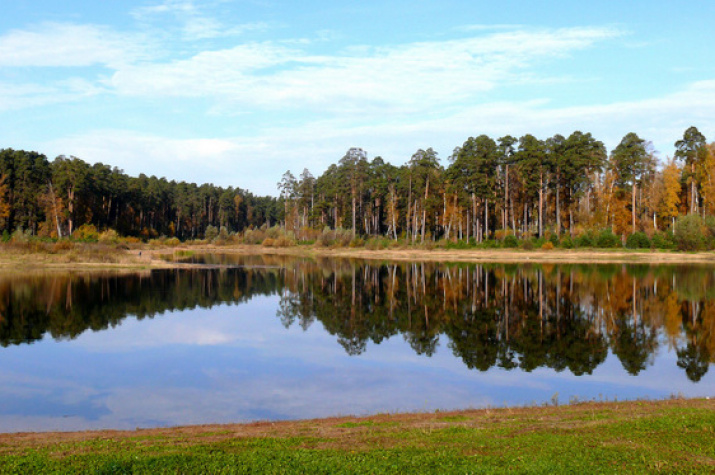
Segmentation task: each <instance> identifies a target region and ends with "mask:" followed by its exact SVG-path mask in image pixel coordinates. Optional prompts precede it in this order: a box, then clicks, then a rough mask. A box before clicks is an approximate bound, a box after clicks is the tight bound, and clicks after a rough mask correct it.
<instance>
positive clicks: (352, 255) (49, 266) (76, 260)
mask: <svg viewBox="0 0 715 475" xmlns="http://www.w3.org/2000/svg"><path fill="white" fill-rule="evenodd" d="M103 252H105V253H106V252H108V253H107V254H98V253H96V252H86V253H85V252H73V253H62V252H60V253H43V252H19V251H16V250H10V251H8V250H7V249H2V248H0V273H18V272H37V271H68V272H73V271H89V272H93V271H122V272H138V271H146V270H151V269H169V268H197V267H205V266H203V265H198V264H190V263H180V262H174V261H171V260H166V259H165V258H164V256H171V255H175V254H177V253H180V254H187V255H196V254H227V255H251V256H257V255H266V256H286V257H296V258H309V259H325V258H328V259H330V258H339V259H361V260H373V261H374V260H377V261H403V262H408V261H409V262H442V263H460V262H463V263H505V264H649V265H663V264H670V265H715V252H713V251H710V252H692V253H690V252H675V251H635V250H621V249H617V250H604V249H572V250H565V249H553V250H548V251H546V250H528V251H527V250H521V249H489V250H487V249H459V250H456V249H431V250H428V249H410V248H396V249H383V250H369V249H364V248H321V247H315V246H293V247H285V248H273V247H270V248H269V247H264V246H261V245H236V246H215V245H204V246H186V245H180V246H176V247H166V248H148V247H140V248H134V249H130V250H115V249H113V250H111V251H106V250H105V251H103ZM180 257H181V256H180ZM183 257H186V256H183Z"/></svg>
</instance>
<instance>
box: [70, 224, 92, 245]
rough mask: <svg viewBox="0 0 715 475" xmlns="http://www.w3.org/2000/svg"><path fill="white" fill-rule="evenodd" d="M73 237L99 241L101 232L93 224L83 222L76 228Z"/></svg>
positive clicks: (86, 240) (87, 240)
mask: <svg viewBox="0 0 715 475" xmlns="http://www.w3.org/2000/svg"><path fill="white" fill-rule="evenodd" d="M72 237H73V238H74V239H76V240H77V241H84V242H97V241H98V240H99V232H97V228H96V227H95V226H94V225H93V224H83V225H82V226H80V227H79V228H77V229H75V230H74V232H73V233H72Z"/></svg>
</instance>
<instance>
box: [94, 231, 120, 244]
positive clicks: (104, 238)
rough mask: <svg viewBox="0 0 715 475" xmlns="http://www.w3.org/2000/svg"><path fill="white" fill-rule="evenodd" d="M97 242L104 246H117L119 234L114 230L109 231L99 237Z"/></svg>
mask: <svg viewBox="0 0 715 475" xmlns="http://www.w3.org/2000/svg"><path fill="white" fill-rule="evenodd" d="M97 240H98V241H99V242H101V243H103V244H116V243H117V242H119V234H117V232H116V231H115V230H114V229H107V230H106V231H104V232H102V233H101V234H100V235H99V238H98V239H97Z"/></svg>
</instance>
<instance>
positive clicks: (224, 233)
mask: <svg viewBox="0 0 715 475" xmlns="http://www.w3.org/2000/svg"><path fill="white" fill-rule="evenodd" d="M228 238H229V234H228V229H227V228H226V226H221V229H219V231H218V236H216V239H218V240H219V241H221V242H224V241H228Z"/></svg>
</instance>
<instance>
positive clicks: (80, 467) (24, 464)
mask: <svg viewBox="0 0 715 475" xmlns="http://www.w3.org/2000/svg"><path fill="white" fill-rule="evenodd" d="M714 427H715V401H712V400H705V399H699V400H680V399H679V400H668V401H655V402H642V401H641V402H627V403H616V402H612V403H586V404H577V405H570V406H560V407H552V406H550V407H538V408H517V409H498V410H494V409H491V410H474V411H461V412H455V413H444V412H440V413H435V414H395V415H377V416H372V417H366V418H336V419H323V420H313V421H295V422H279V423H268V422H260V423H253V424H245V425H227V426H198V427H184V428H174V429H151V430H140V431H133V432H112V431H104V432H89V433H67V434H16V435H12V434H5V435H0V472H1V473H405V472H408V471H409V472H412V473H509V472H519V473H658V472H666V473H712V472H713V471H714V470H715V432H714Z"/></svg>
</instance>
